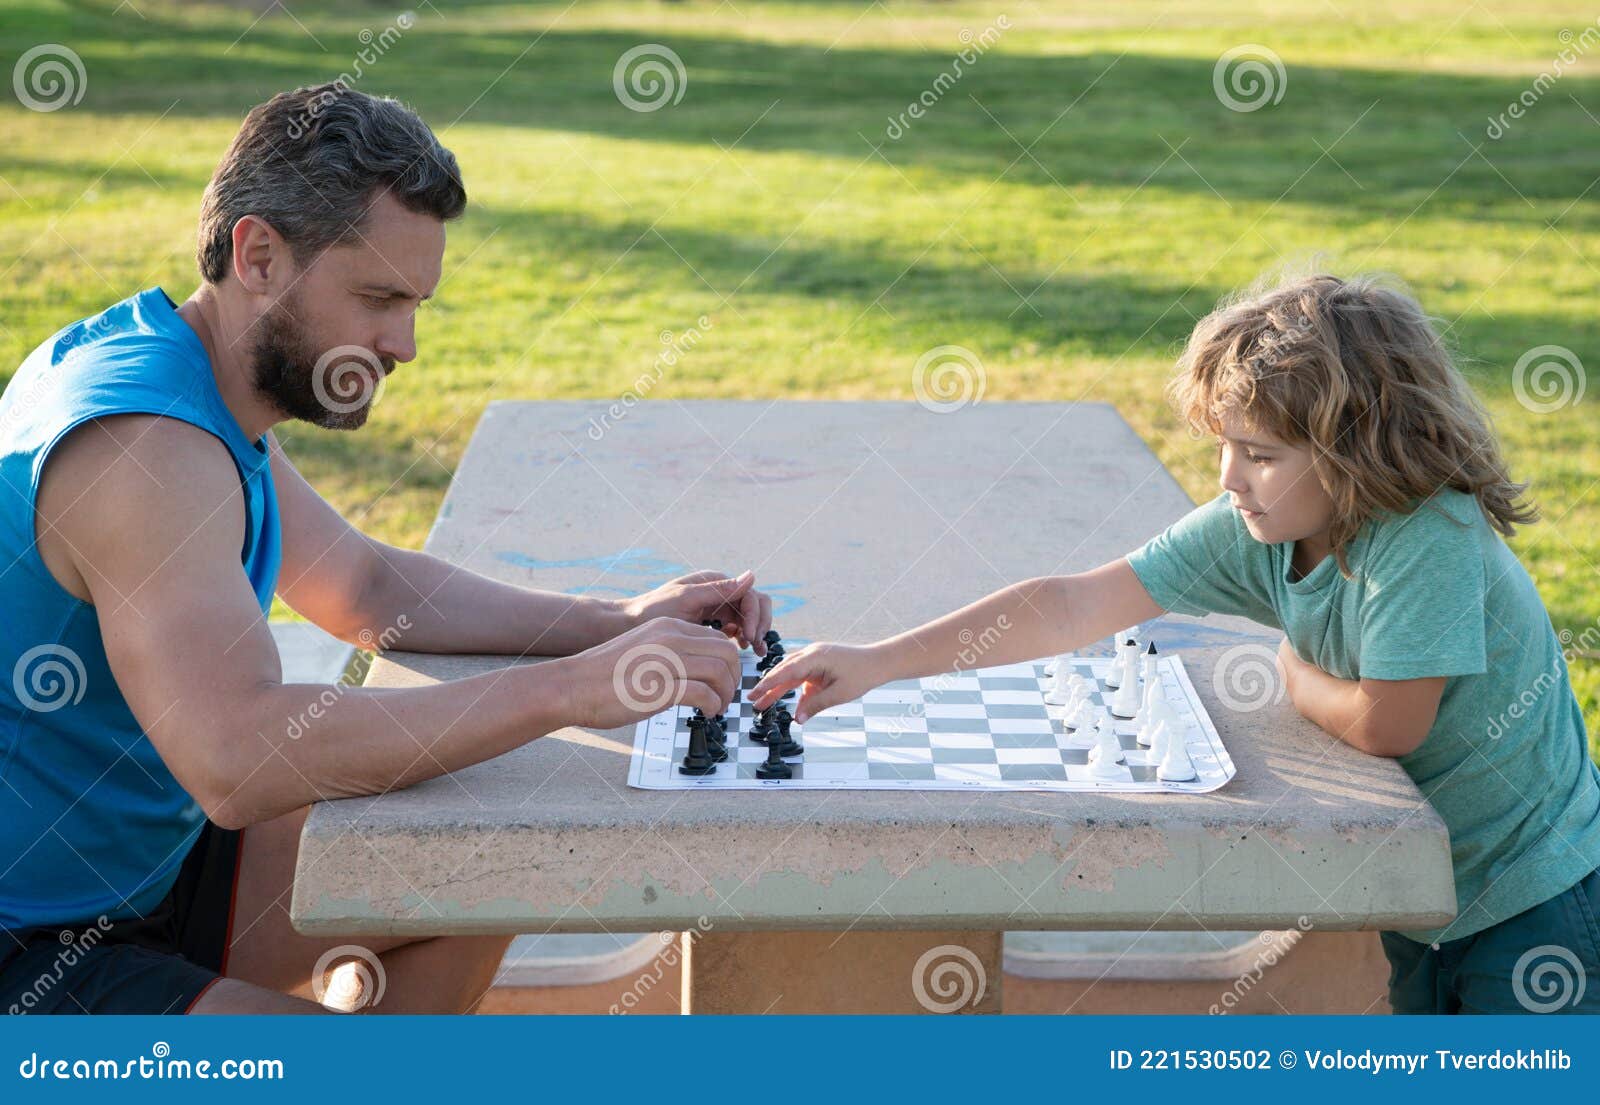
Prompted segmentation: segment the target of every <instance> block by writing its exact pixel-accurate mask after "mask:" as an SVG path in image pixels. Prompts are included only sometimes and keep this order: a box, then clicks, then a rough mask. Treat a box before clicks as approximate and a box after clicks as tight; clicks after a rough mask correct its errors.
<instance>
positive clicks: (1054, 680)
mask: <svg viewBox="0 0 1600 1105" xmlns="http://www.w3.org/2000/svg"><path fill="white" fill-rule="evenodd" d="M1077 678H1078V676H1077V674H1076V673H1075V672H1074V671H1073V670H1072V668H1071V667H1070V666H1069V665H1067V664H1064V663H1057V664H1056V673H1055V675H1054V676H1052V677H1051V679H1050V689H1049V690H1048V691H1045V692H1044V700H1045V701H1046V702H1048V703H1050V705H1052V706H1062V705H1065V704H1066V703H1067V701H1068V698H1069V696H1070V695H1071V694H1072V685H1073V680H1075V679H1077Z"/></svg>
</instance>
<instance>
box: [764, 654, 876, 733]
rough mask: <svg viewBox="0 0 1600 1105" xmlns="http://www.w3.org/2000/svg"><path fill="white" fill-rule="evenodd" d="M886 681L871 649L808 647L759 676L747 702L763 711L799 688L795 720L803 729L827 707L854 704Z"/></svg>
mask: <svg viewBox="0 0 1600 1105" xmlns="http://www.w3.org/2000/svg"><path fill="white" fill-rule="evenodd" d="M887 680H888V673H887V671H886V669H885V666H884V663H883V657H882V654H881V653H880V652H879V650H878V649H876V648H874V647H872V646H868V645H841V644H815V645H807V646H806V647H805V648H802V649H800V650H799V651H798V652H794V653H791V654H790V655H789V656H788V657H786V658H785V659H784V661H783V663H781V664H779V665H778V666H777V667H775V668H773V669H772V670H771V671H769V672H767V674H766V675H764V676H762V677H761V682H759V683H757V684H756V685H755V686H754V687H752V688H751V689H750V701H751V703H752V705H754V706H755V708H756V709H758V710H764V709H766V708H767V707H768V706H770V705H772V704H773V703H774V702H776V701H777V700H778V696H779V695H781V694H783V693H784V692H786V691H788V690H791V689H792V688H795V687H802V688H803V690H802V691H801V693H800V701H799V703H797V704H796V706H795V711H794V719H795V721H797V722H800V723H801V724H802V725H803V724H805V722H807V721H808V720H810V719H811V718H813V717H815V716H816V715H817V714H819V713H821V712H822V711H823V710H826V709H827V708H828V707H829V706H837V705H839V703H841V702H851V701H854V700H855V699H857V698H860V697H861V696H862V695H864V694H866V693H867V692H868V691H870V690H871V689H872V688H873V687H876V686H877V685H878V684H879V683H883V682H886V681H887Z"/></svg>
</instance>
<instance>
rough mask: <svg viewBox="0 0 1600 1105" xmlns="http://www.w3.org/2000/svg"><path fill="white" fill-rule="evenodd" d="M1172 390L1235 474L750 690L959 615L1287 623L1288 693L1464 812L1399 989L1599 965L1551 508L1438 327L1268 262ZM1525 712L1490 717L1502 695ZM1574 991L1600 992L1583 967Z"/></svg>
mask: <svg viewBox="0 0 1600 1105" xmlns="http://www.w3.org/2000/svg"><path fill="white" fill-rule="evenodd" d="M1172 393H1173V395H1174V398H1175V399H1176V401H1177V404H1178V406H1179V407H1180V409H1181V411H1182V414H1183V416H1184V418H1185V420H1186V421H1187V422H1188V423H1189V425H1190V426H1191V427H1192V428H1194V429H1195V430H1198V431H1200V432H1201V433H1204V434H1209V435H1212V436H1214V437H1215V439H1216V443H1217V458H1218V459H1217V464H1218V475H1219V482H1220V484H1221V489H1222V493H1221V494H1220V495H1218V496H1217V497H1216V498H1215V499H1213V500H1212V501H1210V502H1209V503H1206V504H1205V505H1204V506H1201V507H1199V508H1198V509H1196V510H1195V511H1194V512H1193V513H1191V514H1189V515H1188V516H1187V517H1185V518H1183V519H1182V520H1180V521H1179V522H1177V523H1176V524H1175V525H1173V526H1172V527H1170V528H1169V529H1168V530H1166V532H1164V533H1162V534H1160V535H1158V536H1156V537H1155V538H1153V539H1152V540H1150V541H1149V542H1147V543H1146V544H1144V545H1143V546H1142V547H1140V548H1138V549H1135V550H1133V551H1131V552H1129V553H1128V554H1127V555H1126V556H1125V557H1120V558H1118V559H1116V560H1113V561H1112V562H1110V563H1108V564H1105V565H1102V566H1101V567H1098V568H1095V569H1093V570H1091V571H1087V572H1083V573H1081V574H1078V575H1069V576H1050V577H1042V578H1037V579H1030V580H1026V581H1024V582H1021V583H1018V584H1015V585H1013V586H1010V587H1007V588H1005V589H1003V590H1001V591H998V592H996V593H994V594H992V595H989V596H988V597H987V598H982V599H979V600H978V601H976V602H974V603H972V604H971V605H970V606H967V607H965V608H963V609H961V610H957V611H955V612H954V613H952V614H948V615H946V616H944V617H942V618H939V619H936V620H934V621H932V622H929V623H928V624H926V625H922V626H919V627H917V628H914V629H911V630H908V631H906V632H904V633H902V634H900V635H898V636H895V637H890V638H888V639H886V640H882V641H878V642H875V643H872V644H866V645H852V644H840V643H821V644H815V645H812V646H810V647H808V648H804V649H801V650H799V651H798V652H795V653H793V654H791V655H790V656H789V658H788V659H787V660H786V661H785V662H784V663H783V664H782V665H781V666H780V667H778V668H776V669H774V670H773V671H772V672H770V673H769V674H768V675H767V676H766V677H765V678H764V679H763V680H762V682H761V683H760V684H758V685H757V686H756V687H755V688H754V690H753V691H752V698H753V699H754V701H755V704H756V705H757V706H760V705H762V704H763V703H764V702H766V701H770V700H771V699H772V698H773V697H775V696H777V695H779V694H781V693H784V692H785V691H787V690H790V689H792V688H796V687H799V688H802V695H801V698H800V701H799V704H798V706H797V708H796V710H795V717H796V720H797V721H799V722H801V723H803V722H804V721H805V719H806V718H808V717H811V716H813V715H814V714H816V713H817V712H818V711H820V710H823V709H826V708H827V707H829V706H832V705H835V704H837V703H840V702H844V701H849V700H851V699H854V698H857V697H859V696H861V695H862V694H863V693H864V692H865V691H867V690H868V689H869V688H871V687H873V686H876V685H878V684H880V683H883V682H887V681H890V680H898V679H909V678H915V677H920V676H928V675H935V674H938V673H941V672H945V671H949V670H953V669H954V668H955V667H957V666H958V663H957V660H956V657H957V656H958V655H959V652H960V649H961V648H962V647H963V646H962V641H963V639H964V638H969V637H970V634H971V633H973V632H976V631H977V630H978V629H979V628H981V627H984V626H992V625H994V624H996V623H997V619H1007V620H1009V622H1010V623H1011V625H1012V628H1011V629H1010V630H1009V631H1008V632H1007V633H1006V634H1004V635H1003V636H1001V637H1000V638H999V639H998V641H997V642H996V643H995V645H994V647H993V648H992V649H991V650H990V652H989V653H988V654H987V657H986V659H987V661H988V662H990V663H993V664H1007V663H1015V662H1020V661H1024V660H1030V659H1034V658H1038V657H1042V656H1046V655H1049V654H1052V653H1061V652H1067V651H1069V650H1072V649H1076V648H1081V647H1083V646H1084V645H1087V644H1089V643H1090V642H1094V641H1097V640H1099V639H1101V638H1103V637H1105V636H1106V635H1107V634H1109V633H1111V632H1112V631H1114V630H1116V629H1117V627H1119V626H1125V625H1130V624H1138V623H1141V622H1144V621H1146V620H1148V619H1150V618H1155V617H1157V616H1159V615H1160V614H1162V613H1163V612H1165V611H1169V610H1171V611H1175V612H1178V613H1182V614H1190V615H1203V614H1206V613H1212V612H1216V613H1222V614H1230V615H1241V616H1244V617H1249V618H1253V619H1255V620H1256V621H1258V622H1260V623H1262V624H1263V625H1266V626H1268V627H1270V628H1273V629H1281V630H1282V631H1283V633H1284V634H1285V638H1284V640H1283V643H1282V645H1281V646H1280V648H1279V650H1278V657H1279V663H1280V667H1281V671H1282V676H1283V679H1284V681H1285V684H1286V689H1287V692H1288V696H1289V698H1290V700H1291V701H1292V702H1293V704H1294V708H1295V709H1297V710H1298V711H1299V712H1300V713H1301V714H1303V715H1304V716H1305V717H1307V718H1309V719H1310V720H1311V721H1313V722H1315V723H1316V724H1317V725H1319V726H1321V727H1322V728H1323V729H1325V730H1327V731H1328V732H1329V733H1330V734H1332V735H1333V736H1334V737H1337V738H1338V739H1339V740H1342V741H1344V742H1345V743H1347V744H1349V745H1351V746H1352V747H1354V748H1357V749H1359V750H1361V751H1362V752H1365V753H1367V754H1369V755H1373V756H1387V757H1392V758H1394V759H1395V760H1396V761H1398V763H1399V765H1400V766H1401V767H1402V768H1403V769H1404V770H1405V771H1406V772H1407V773H1408V774H1409V775H1410V776H1411V778H1412V779H1413V780H1415V781H1416V783H1417V786H1418V787H1419V789H1420V790H1421V791H1422V793H1423V794H1424V795H1425V796H1426V797H1427V798H1428V800H1429V801H1431V802H1432V803H1433V806H1434V808H1435V809H1436V810H1437V811H1438V812H1439V814H1440V816H1441V817H1442V818H1443V819H1444V821H1445V824H1446V825H1447V826H1448V827H1449V831H1450V843H1451V848H1452V860H1453V866H1454V872H1455V886H1456V894H1457V898H1458V915H1457V917H1456V919H1455V920H1454V921H1453V922H1452V923H1450V924H1449V925H1447V926H1445V927H1444V928H1442V929H1436V930H1431V931H1416V932H1406V933H1400V932H1385V933H1383V934H1382V940H1383V947H1384V951H1385V954H1386V955H1387V956H1388V958H1389V960H1390V963H1391V964H1392V966H1393V968H1394V969H1393V974H1392V982H1391V984H1390V994H1389V998H1390V1003H1391V1005H1392V1006H1393V1008H1394V1009H1395V1011H1396V1012H1480V1013H1498V1012H1505V1013H1518V1012H1524V1011H1527V1006H1526V1005H1525V1004H1524V1003H1523V1002H1522V1001H1519V1000H1518V999H1519V996H1521V995H1519V993H1518V988H1519V987H1521V986H1524V985H1525V984H1526V982H1527V978H1526V971H1521V972H1520V973H1519V970H1518V963H1519V960H1520V961H1523V962H1524V963H1525V959H1524V957H1525V954H1526V953H1527V952H1528V951H1529V950H1530V949H1534V948H1539V947H1548V946H1555V947H1558V948H1561V949H1563V950H1564V951H1566V952H1568V953H1570V954H1572V955H1573V956H1575V957H1576V959H1577V961H1578V964H1577V965H1578V966H1579V967H1580V969H1581V971H1582V972H1583V974H1585V975H1587V976H1588V977H1589V978H1591V979H1593V978H1596V977H1600V944H1597V933H1596V931H1595V927H1594V918H1595V917H1596V916H1597V915H1600V871H1597V866H1600V772H1597V771H1596V768H1595V765H1594V764H1593V763H1592V762H1591V760H1590V758H1589V755H1588V750H1587V734H1586V732H1585V728H1584V720H1583V714H1582V712H1581V711H1580V709H1579V707H1578V703H1577V700H1576V698H1575V697H1574V695H1573V691H1572V686H1571V683H1570V681H1569V678H1568V673H1567V665H1566V659H1565V657H1564V655H1563V651H1562V646H1561V642H1560V640H1559V639H1558V637H1557V635H1556V632H1555V630H1554V628H1553V627H1552V625H1551V622H1550V617H1549V615H1548V614H1547V613H1546V612H1545V609H1544V605H1543V603H1542V601H1541V600H1540V597H1539V594H1538V592H1537V590H1536V589H1535V587H1534V584H1533V581H1532V579H1531V578H1530V577H1529V575H1528V573H1527V571H1526V570H1524V568H1523V567H1522V565H1521V563H1519V562H1518V560H1517V558H1516V556H1515V555H1514V554H1513V553H1512V552H1511V550H1510V548H1509V547H1508V546H1507V545H1506V542H1505V540H1504V539H1503V538H1505V537H1509V536H1511V535H1512V534H1513V533H1514V532H1515V531H1516V528H1517V527H1519V526H1523V525H1527V524H1530V523H1532V522H1534V521H1535V520H1536V519H1537V513H1536V511H1535V509H1534V507H1533V506H1532V504H1531V503H1530V502H1529V501H1528V499H1527V498H1526V495H1525V491H1526V485H1524V484H1520V483H1516V482H1513V480H1512V479H1511V477H1510V475H1509V474H1508V472H1507V469H1506V465H1505V463H1504V461H1503V460H1502V459H1501V454H1500V449H1499V446H1498V444H1497V442H1496V440H1495V437H1494V435H1493V432H1492V431H1491V429H1490V426H1489V424H1488V421H1487V419H1486V418H1485V417H1484V415H1483V414H1482V413H1481V410H1480V408H1479V407H1478V405H1477V403H1476V401H1475V399H1474V397H1473V396H1472V394H1471V391H1470V389H1469V388H1468V386H1467V384H1466V381H1465V380H1464V379H1463V377H1462V376H1461V374H1460V372H1459V371H1457V369H1456V367H1455V366H1454V365H1453V364H1452V363H1451V360H1450V357H1449V354H1448V353H1447V351H1446V348H1445V346H1444V344H1443V342H1442V341H1441V340H1440V337H1439V335H1438V333H1437V332H1436V331H1435V329H1434V328H1433V326H1432V324H1431V323H1430V322H1429V320H1428V318H1427V316H1426V315H1425V314H1424V312H1423V310H1422V308H1421V307H1420V306H1419V305H1418V304H1417V302H1416V301H1415V300H1414V299H1412V298H1411V297H1410V296H1409V295H1406V294H1404V293H1403V292H1400V291H1397V290H1394V289H1392V288H1390V287H1388V286H1386V285H1385V284H1384V283H1382V282H1380V281H1378V280H1375V279H1371V278H1357V279H1341V278H1338V277H1335V276H1329V275H1312V276H1306V277H1301V278H1291V279H1286V280H1283V281H1281V282H1279V283H1277V284H1276V285H1273V286H1264V287H1262V288H1259V289H1256V290H1254V291H1253V292H1251V293H1247V294H1245V295H1243V296H1241V297H1239V298H1237V299H1235V300H1234V301H1232V302H1230V303H1227V304H1225V305H1223V306H1221V307H1220V308H1219V309H1218V310H1216V311H1215V312H1214V313H1212V314H1211V315H1209V316H1207V317H1206V318H1205V319H1203V320H1202V321H1201V322H1200V323H1199V325H1198V326H1196V327H1195V330H1194V333H1193V335H1192V336H1191V337H1190V339H1189V342H1188V346H1187V348H1186V350H1185V351H1184V354H1183V356H1182V358H1181V360H1180V363H1179V366H1178V372H1177V374H1176V377H1175V379H1174V380H1173V384H1172ZM1530 687H1536V688H1543V689H1542V690H1541V691H1540V693H1539V694H1538V695H1537V696H1534V699H1533V701H1532V703H1531V705H1529V707H1528V708H1527V710H1526V711H1525V712H1523V713H1522V714H1521V715H1520V716H1519V717H1517V718H1515V719H1511V720H1509V721H1507V722H1505V723H1496V724H1497V725H1498V726H1499V730H1500V731H1499V732H1498V734H1497V739H1492V740H1491V739H1488V737H1487V735H1486V731H1485V725H1484V722H1485V719H1489V718H1506V715H1507V712H1506V710H1505V703H1507V702H1526V701H1527V699H1528V696H1527V695H1525V693H1524V692H1525V691H1526V690H1527V688H1530ZM1579 991H1580V996H1578V997H1577V999H1576V1000H1575V1002H1574V1003H1573V1004H1571V1005H1569V1006H1568V1007H1567V1008H1568V1009H1569V1010H1573V1011H1584V1012H1597V1011H1600V986H1594V985H1591V986H1589V987H1588V988H1587V991H1586V992H1584V991H1583V990H1582V988H1579Z"/></svg>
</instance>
